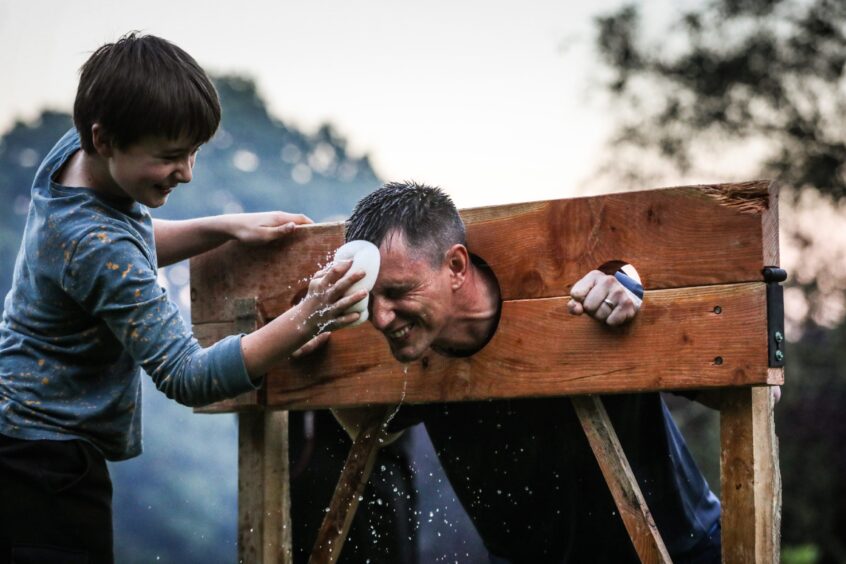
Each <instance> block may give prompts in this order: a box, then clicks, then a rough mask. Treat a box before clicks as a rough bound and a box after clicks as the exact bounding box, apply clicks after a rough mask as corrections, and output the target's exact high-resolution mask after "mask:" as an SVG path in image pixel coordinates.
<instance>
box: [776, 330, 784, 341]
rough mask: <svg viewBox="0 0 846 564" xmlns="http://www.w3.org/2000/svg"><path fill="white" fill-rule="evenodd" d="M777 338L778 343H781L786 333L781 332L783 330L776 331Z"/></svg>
mask: <svg viewBox="0 0 846 564" xmlns="http://www.w3.org/2000/svg"><path fill="white" fill-rule="evenodd" d="M775 340H776V343H780V342H782V341H783V340H784V335H782V334H781V331H776V332H775Z"/></svg>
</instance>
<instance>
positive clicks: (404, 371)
mask: <svg viewBox="0 0 846 564" xmlns="http://www.w3.org/2000/svg"><path fill="white" fill-rule="evenodd" d="M402 376H403V377H402V394H401V395H400V400H399V403H398V404H397V407H396V408H395V409H394V411H393V412H392V413H391V414H390V415H389V416H388V418H387V419H385V422H384V423H382V430H383V431H385V432H387V430H388V424H389V423H390V422H391V421H392V420H393V418H394V417H396V415H397V413H399V410H400V407H402V403H403V402H404V401H405V391H406V389H407V388H408V365H407V364H403V365H402Z"/></svg>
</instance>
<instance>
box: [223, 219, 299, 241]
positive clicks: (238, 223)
mask: <svg viewBox="0 0 846 564" xmlns="http://www.w3.org/2000/svg"><path fill="white" fill-rule="evenodd" d="M221 218H222V219H223V220H224V221H225V222H226V225H227V231H228V232H229V234H230V235H231V236H232V238H233V239H236V240H238V241H239V242H241V243H244V244H247V245H262V244H264V243H269V242H271V241H275V240H276V239H279V238H280V237H284V236H285V235H288V234H289V233H292V232H293V231H294V229H296V227H297V225H305V224H308V223H314V222H313V221H312V220H311V219H310V218H309V217H307V216H305V215H303V214H299V213H287V212H282V211H273V212H259V213H235V214H228V215H224V216H221Z"/></svg>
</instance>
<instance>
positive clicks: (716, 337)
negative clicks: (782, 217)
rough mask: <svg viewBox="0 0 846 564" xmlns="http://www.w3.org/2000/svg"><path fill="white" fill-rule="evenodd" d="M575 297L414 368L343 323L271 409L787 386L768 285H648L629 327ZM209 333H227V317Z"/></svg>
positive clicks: (551, 302)
mask: <svg viewBox="0 0 846 564" xmlns="http://www.w3.org/2000/svg"><path fill="white" fill-rule="evenodd" d="M567 301H568V298H567V297H564V298H549V299H542V300H520V301H509V302H505V303H504V304H503V311H502V318H501V321H500V325H499V328H498V329H497V332H496V334H495V335H494V337H493V339H492V340H491V341H490V342H489V343H488V345H487V346H486V347H485V348H484V349H482V350H481V351H480V352H479V353H477V354H475V355H473V356H471V357H468V358H446V357H443V356H440V355H437V354H434V353H429V354H427V355H426V356H424V357H423V358H422V359H421V360H419V361H417V362H414V363H411V364H409V365H408V366H407V369H406V367H405V366H404V365H402V364H400V363H399V362H397V361H396V360H395V359H394V358H393V357H392V356H391V354H390V351H389V349H388V346H387V344H386V343H385V341H384V338H383V337H382V336H381V335H380V334H379V333H378V332H377V331H376V330H375V329H373V327H372V326H370V325H369V324H365V325H362V326H359V327H356V328H354V329H346V330H343V331H339V332H337V333H335V334H333V335H332V339H331V340H330V342H329V344H328V345H327V347H326V348H325V350H323V351H321V352H319V353H316V354H314V355H312V356H311V357H310V358H305V359H300V360H298V361H295V362H286V363H284V364H283V365H280V366H279V367H278V368H277V369H274V370H272V371H271V372H270V373H269V374H268V376H267V383H266V392H265V394H266V395H265V397H264V405H266V406H267V407H271V408H273V409H315V408H322V407H330V406H331V407H341V406H356V405H367V404H374V403H375V404H392V403H396V402H397V401H398V400H399V398H400V397H401V396H402V393H403V387H404V386H405V388H406V395H405V401H407V402H409V403H427V402H443V401H466V400H476V399H487V398H507V397H543V396H560V395H578V394H593V393H621V392H638V391H654V390H677V389H697V388H714V387H721V386H743V385H763V384H780V383H781V381H780V373H778V372H773V373H770V371H769V369H768V368H767V348H766V347H767V336H766V299H765V284H764V283H747V284H735V285H725V286H706V287H701V288H686V289H678V290H659V291H652V292H647V293H646V297H645V300H644V306H643V309H642V310H641V312H640V314H639V315H638V317H637V318H636V319H635V320H634V322H633V323H631V324H630V325H628V326H626V327H624V328H622V329H611V328H608V327H605V326H603V325H601V324H599V323H597V322H596V321H594V320H592V319H590V318H587V317H584V316H583V317H574V316H571V315H569V314H568V313H567V311H566V304H567ZM717 306H719V308H720V309H719V311H720V313H715V308H716V307H717ZM213 329H216V330H219V331H221V334H220V335H219V336H218V337H214V336H213V335H212V330H213ZM205 330H206V333H205V334H206V336H207V337H208V338H209V339H215V338H222V337H223V336H224V334H226V332H225V331H226V325H225V324H213V325H211V326H208V327H206V329H205ZM718 357H719V358H718ZM406 381H407V382H406ZM404 382H406V383H405V384H404Z"/></svg>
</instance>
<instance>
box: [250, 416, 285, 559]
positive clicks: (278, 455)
mask: <svg viewBox="0 0 846 564" xmlns="http://www.w3.org/2000/svg"><path fill="white" fill-rule="evenodd" d="M290 507H291V493H290V480H289V478H288V414H287V413H286V412H280V411H276V412H274V411H267V412H253V413H242V414H241V415H240V416H239V417H238V559H239V562H268V563H270V562H273V563H283V564H288V563H291V562H293V551H292V545H291V530H292V529H291V515H290Z"/></svg>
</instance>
